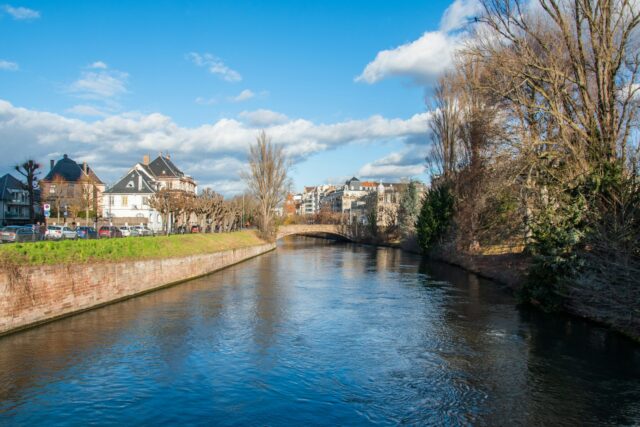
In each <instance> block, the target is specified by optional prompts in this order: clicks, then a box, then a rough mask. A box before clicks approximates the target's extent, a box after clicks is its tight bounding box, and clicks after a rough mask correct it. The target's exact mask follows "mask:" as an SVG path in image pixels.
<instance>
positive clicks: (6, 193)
mask: <svg viewBox="0 0 640 427" xmlns="http://www.w3.org/2000/svg"><path fill="white" fill-rule="evenodd" d="M30 220H31V218H30V217H29V192H28V191H27V189H26V188H25V186H24V184H23V183H22V182H20V181H19V180H18V179H16V178H15V177H14V176H13V175H10V174H6V175H5V176H3V177H2V178H0V226H5V225H23V224H28V223H29V222H30Z"/></svg>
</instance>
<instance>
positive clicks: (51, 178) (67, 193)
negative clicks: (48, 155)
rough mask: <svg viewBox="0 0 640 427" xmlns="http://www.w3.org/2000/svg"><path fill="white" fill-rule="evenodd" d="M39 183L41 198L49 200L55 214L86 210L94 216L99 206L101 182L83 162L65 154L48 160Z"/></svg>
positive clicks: (76, 213) (71, 213)
mask: <svg viewBox="0 0 640 427" xmlns="http://www.w3.org/2000/svg"><path fill="white" fill-rule="evenodd" d="M39 186H40V191H41V198H42V202H46V203H49V204H50V205H51V207H52V209H53V210H54V211H55V213H56V216H58V215H60V217H62V216H63V215H62V211H64V212H67V213H68V214H69V215H70V216H71V215H73V216H77V215H78V214H79V213H80V212H83V211H84V212H86V211H87V210H89V211H92V212H93V214H94V215H95V216H97V215H98V214H99V212H100V210H101V207H102V206H101V201H102V193H103V192H104V189H105V184H104V183H103V182H102V180H100V178H98V176H97V175H96V173H95V172H94V171H93V169H91V168H90V167H89V165H88V164H87V162H82V163H81V164H79V163H77V162H76V161H74V160H73V159H71V158H70V157H69V156H68V155H66V154H65V155H64V156H63V157H62V159H60V160H58V161H57V162H56V161H54V160H51V164H50V170H49V173H47V175H46V176H45V177H44V178H43V179H41V180H40V181H39Z"/></svg>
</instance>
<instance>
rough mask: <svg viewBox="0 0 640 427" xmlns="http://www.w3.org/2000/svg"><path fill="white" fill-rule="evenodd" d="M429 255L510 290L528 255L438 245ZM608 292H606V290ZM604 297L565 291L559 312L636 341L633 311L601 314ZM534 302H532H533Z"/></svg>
mask: <svg viewBox="0 0 640 427" xmlns="http://www.w3.org/2000/svg"><path fill="white" fill-rule="evenodd" d="M431 258H433V259H436V260H438V261H442V262H446V263H448V264H451V265H455V266H458V267H462V268H464V269H465V270H468V271H470V272H472V273H475V274H477V275H478V276H481V277H484V278H487V279H490V280H493V281H495V282H497V283H500V284H502V285H505V286H507V287H508V289H510V290H511V291H513V292H514V293H515V292H518V291H519V290H520V289H521V288H522V286H523V285H524V283H525V281H526V280H527V272H528V270H529V267H530V265H531V258H530V257H529V256H527V255H525V254H523V253H505V254H495V255H492V254H483V255H472V254H465V253H460V252H456V251H454V250H450V249H446V248H445V249H441V250H439V251H436V252H434V253H433V254H432V255H431ZM609 293H610V292H609ZM603 299H604V297H603V296H602V295H600V296H599V297H598V298H596V297H594V298H590V299H586V298H584V297H583V296H582V294H579V293H576V292H571V291H569V292H567V295H565V296H564V304H563V307H562V310H561V311H562V312H564V313H566V314H569V315H572V316H576V317H579V318H581V319H585V320H588V321H591V322H594V323H596V324H600V325H604V326H606V327H608V328H610V329H612V330H614V331H616V332H619V333H621V334H623V335H625V336H627V337H629V338H631V339H633V340H634V341H636V342H640V324H639V322H638V320H637V319H638V318H639V317H638V316H637V313H636V314H634V313H629V312H625V311H624V310H610V311H609V312H608V313H607V314H608V315H606V316H604V315H601V314H599V313H601V311H602V310H600V308H601V305H602V301H603ZM533 305H534V306H536V304H533Z"/></svg>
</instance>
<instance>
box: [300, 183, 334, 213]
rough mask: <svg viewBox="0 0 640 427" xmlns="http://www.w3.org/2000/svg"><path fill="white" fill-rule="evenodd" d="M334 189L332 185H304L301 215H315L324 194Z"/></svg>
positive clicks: (318, 211)
mask: <svg viewBox="0 0 640 427" xmlns="http://www.w3.org/2000/svg"><path fill="white" fill-rule="evenodd" d="M334 189H335V187H334V186H332V185H318V186H314V187H305V188H304V192H303V193H302V195H301V198H302V201H301V209H300V213H301V214H302V215H315V214H318V213H320V209H321V207H322V206H321V202H322V199H324V198H325V197H326V195H327V194H328V193H329V192H331V191H333V190H334Z"/></svg>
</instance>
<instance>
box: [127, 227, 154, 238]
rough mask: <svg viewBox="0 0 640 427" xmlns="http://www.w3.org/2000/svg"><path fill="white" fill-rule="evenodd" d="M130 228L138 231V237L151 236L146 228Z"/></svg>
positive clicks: (150, 232) (151, 232)
mask: <svg viewBox="0 0 640 427" xmlns="http://www.w3.org/2000/svg"><path fill="white" fill-rule="evenodd" d="M132 228H135V229H136V230H137V231H138V235H139V236H153V231H151V230H149V229H148V228H147V227H143V226H141V225H134V226H133V227H132Z"/></svg>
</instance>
